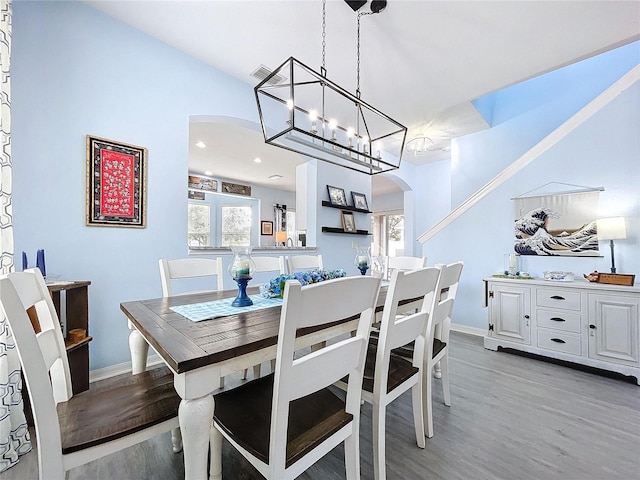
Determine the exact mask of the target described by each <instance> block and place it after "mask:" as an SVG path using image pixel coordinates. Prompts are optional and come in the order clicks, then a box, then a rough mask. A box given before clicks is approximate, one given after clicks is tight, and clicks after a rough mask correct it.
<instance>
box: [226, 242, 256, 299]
mask: <svg viewBox="0 0 640 480" xmlns="http://www.w3.org/2000/svg"><path fill="white" fill-rule="evenodd" d="M231 250H232V251H233V258H232V259H231V265H229V274H231V278H233V279H234V280H235V282H236V283H237V284H238V296H237V297H236V298H235V300H234V301H233V302H232V303H231V305H232V306H234V307H247V306H249V305H253V301H252V300H251V298H249V296H248V295H247V284H248V283H249V280H251V274H252V273H253V270H254V269H255V263H254V262H253V260H252V258H251V250H252V247H250V246H241V247H231Z"/></svg>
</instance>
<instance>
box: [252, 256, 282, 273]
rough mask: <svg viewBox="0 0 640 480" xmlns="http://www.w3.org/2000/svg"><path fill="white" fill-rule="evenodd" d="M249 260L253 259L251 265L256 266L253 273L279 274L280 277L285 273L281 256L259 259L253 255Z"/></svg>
mask: <svg viewBox="0 0 640 480" xmlns="http://www.w3.org/2000/svg"><path fill="white" fill-rule="evenodd" d="M251 258H252V259H253V263H254V264H255V266H256V268H255V269H254V272H255V273H260V272H279V273H280V274H282V275H284V274H285V273H287V270H286V267H285V262H284V257H283V256H282V255H280V256H279V257H268V256H263V257H259V256H256V255H253V256H252V257H251Z"/></svg>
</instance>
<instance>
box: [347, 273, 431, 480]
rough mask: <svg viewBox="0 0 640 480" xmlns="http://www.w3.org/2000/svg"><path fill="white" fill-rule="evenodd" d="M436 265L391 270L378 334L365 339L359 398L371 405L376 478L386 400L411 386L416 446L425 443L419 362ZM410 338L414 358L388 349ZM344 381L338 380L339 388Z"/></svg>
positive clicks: (381, 474)
mask: <svg viewBox="0 0 640 480" xmlns="http://www.w3.org/2000/svg"><path fill="white" fill-rule="evenodd" d="M439 277H440V270H439V269H438V268H435V267H431V268H420V269H417V270H411V271H408V272H403V271H401V270H395V271H394V272H393V274H392V276H391V283H390V284H389V288H388V290H387V296H386V299H385V303H384V309H383V312H382V321H381V323H380V330H379V335H377V336H375V337H371V338H370V339H369V347H368V350H367V361H366V365H365V373H364V380H363V384H362V389H363V393H362V398H363V400H364V401H366V402H368V403H370V404H371V405H372V413H371V416H372V424H373V472H374V478H375V479H376V480H384V479H385V478H386V468H385V467H386V466H385V458H386V456H385V444H386V442H385V430H386V428H385V425H386V411H387V405H389V404H390V403H391V402H393V401H394V400H395V399H397V398H398V397H399V396H400V395H401V394H403V393H404V392H406V391H408V390H411V403H412V407H413V424H414V430H415V435H416V443H417V444H418V447H420V448H425V431H424V417H423V403H424V402H423V399H422V395H423V392H424V389H423V378H424V375H423V368H424V365H425V364H424V359H423V356H424V353H425V349H424V344H425V335H426V331H427V319H428V318H429V315H430V308H431V307H432V305H433V297H434V295H435V292H436V291H437V289H438V280H439ZM416 298H420V299H422V301H421V303H420V305H418V309H417V311H414V312H413V313H410V314H404V315H398V311H399V307H400V303H401V302H402V301H406V300H412V299H416ZM409 342H414V343H415V344H416V345H419V346H420V347H422V348H417V349H415V353H414V355H413V358H411V359H405V358H403V357H400V356H397V355H393V354H392V351H393V349H395V348H397V347H400V346H402V345H405V344H407V343H409ZM344 385H345V383H344V381H342V382H339V383H337V386H338V387H341V388H344Z"/></svg>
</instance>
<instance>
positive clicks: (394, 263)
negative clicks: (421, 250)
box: [385, 255, 427, 278]
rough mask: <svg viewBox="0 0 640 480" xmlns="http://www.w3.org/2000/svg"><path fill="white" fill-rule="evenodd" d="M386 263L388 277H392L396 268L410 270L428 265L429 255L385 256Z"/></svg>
mask: <svg viewBox="0 0 640 480" xmlns="http://www.w3.org/2000/svg"><path fill="white" fill-rule="evenodd" d="M385 265H386V271H387V275H386V278H391V274H392V273H393V271H394V270H402V271H405V272H406V271H409V270H415V269H416V268H422V267H426V266H427V257H409V256H404V255H403V256H398V257H389V256H388V257H385Z"/></svg>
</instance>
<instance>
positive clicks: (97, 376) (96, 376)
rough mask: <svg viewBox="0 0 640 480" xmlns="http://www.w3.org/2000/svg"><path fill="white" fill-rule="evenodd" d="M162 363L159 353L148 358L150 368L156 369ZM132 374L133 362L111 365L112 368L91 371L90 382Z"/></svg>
mask: <svg viewBox="0 0 640 480" xmlns="http://www.w3.org/2000/svg"><path fill="white" fill-rule="evenodd" d="M161 363H162V359H161V358H160V356H159V355H158V354H157V353H154V354H152V355H149V357H148V358H147V366H148V367H155V366H156V365H160V364H161ZM130 372H131V362H124V363H119V364H117V365H111V366H110V367H104V368H98V369H97V370H91V371H90V372H89V382H96V381H98V380H104V379H105V378H109V377H115V376H116V375H122V374H123V373H130Z"/></svg>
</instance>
